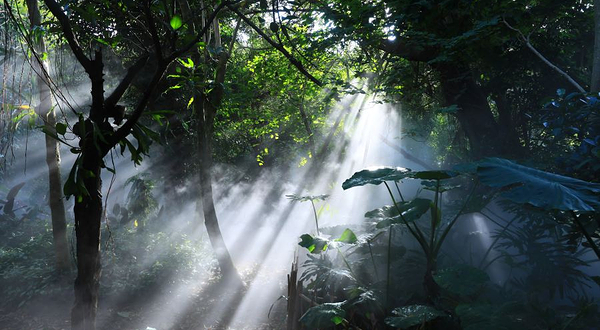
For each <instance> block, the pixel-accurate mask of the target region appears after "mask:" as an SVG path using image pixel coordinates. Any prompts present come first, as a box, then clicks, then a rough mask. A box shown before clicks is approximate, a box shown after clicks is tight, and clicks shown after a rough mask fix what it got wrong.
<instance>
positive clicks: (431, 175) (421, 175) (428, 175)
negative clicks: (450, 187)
mask: <svg viewBox="0 0 600 330" xmlns="http://www.w3.org/2000/svg"><path fill="white" fill-rule="evenodd" d="M457 175H458V173H457V172H454V171H447V170H439V171H419V172H413V173H412V174H411V176H410V177H411V178H415V179H423V180H444V179H450V178H453V177H455V176H457Z"/></svg>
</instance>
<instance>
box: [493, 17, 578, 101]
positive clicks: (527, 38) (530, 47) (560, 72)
mask: <svg viewBox="0 0 600 330" xmlns="http://www.w3.org/2000/svg"><path fill="white" fill-rule="evenodd" d="M502 23H504V25H506V26H507V27H508V28H509V29H511V30H513V31H515V32H517V33H518V34H519V37H521V40H522V41H523V43H524V44H525V46H527V48H529V50H531V51H532V52H533V53H534V54H535V55H536V56H537V57H538V58H539V59H541V60H542V61H543V62H544V63H546V65H548V66H549V67H550V68H552V69H553V70H554V71H556V72H558V73H559V74H560V75H561V76H563V77H564V78H565V79H567V80H568V81H569V82H570V83H571V85H573V86H574V87H575V88H576V89H577V90H578V91H579V92H580V93H583V94H585V93H586V92H587V91H586V90H585V89H584V88H583V87H581V85H579V84H578V83H577V82H576V81H575V79H573V78H572V77H571V76H570V75H569V74H568V73H566V72H564V71H563V70H561V68H559V67H557V66H556V65H554V64H553V63H552V62H550V61H549V60H548V59H547V58H546V57H544V55H542V54H541V53H540V52H539V51H538V50H537V49H536V48H535V47H533V45H532V44H531V41H530V39H529V35H528V36H525V35H524V34H523V32H521V31H520V30H519V29H517V28H514V27H513V26H511V25H510V24H508V22H507V21H506V20H505V19H502Z"/></svg>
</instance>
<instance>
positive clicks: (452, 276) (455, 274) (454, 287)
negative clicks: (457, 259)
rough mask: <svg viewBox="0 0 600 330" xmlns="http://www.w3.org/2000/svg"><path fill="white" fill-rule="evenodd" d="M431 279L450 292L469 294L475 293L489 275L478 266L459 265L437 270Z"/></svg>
mask: <svg viewBox="0 0 600 330" xmlns="http://www.w3.org/2000/svg"><path fill="white" fill-rule="evenodd" d="M433 279H434V280H435V282H436V283H437V284H438V285H439V286H440V287H442V288H443V289H446V290H448V291H449V292H450V293H452V294H455V295H460V296H470V295H473V294H475V293H477V292H478V291H479V290H480V289H481V287H482V286H483V285H484V284H485V283H487V282H488V281H489V280H490V277H489V276H488V274H487V273H486V272H484V271H482V270H480V269H478V268H475V267H471V266H467V265H459V266H454V267H450V268H444V269H440V270H438V271H437V273H436V274H435V275H433Z"/></svg>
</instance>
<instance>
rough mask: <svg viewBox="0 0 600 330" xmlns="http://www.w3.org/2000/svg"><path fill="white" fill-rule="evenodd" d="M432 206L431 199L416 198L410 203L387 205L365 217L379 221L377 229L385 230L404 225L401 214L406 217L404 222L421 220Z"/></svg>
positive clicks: (368, 213) (366, 214)
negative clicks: (398, 224) (393, 225)
mask: <svg viewBox="0 0 600 330" xmlns="http://www.w3.org/2000/svg"><path fill="white" fill-rule="evenodd" d="M431 205H432V202H431V200H430V199H426V198H415V199H413V200H411V201H409V202H399V203H396V206H393V205H386V206H384V207H380V208H378V209H374V210H371V211H369V212H367V213H365V217H366V218H371V219H374V220H379V222H378V223H377V228H385V227H389V226H390V225H392V224H397V223H403V222H402V218H401V217H400V213H399V212H402V217H404V220H406V221H407V222H413V221H415V220H417V219H419V218H421V216H423V214H425V213H427V211H429V209H430V208H431Z"/></svg>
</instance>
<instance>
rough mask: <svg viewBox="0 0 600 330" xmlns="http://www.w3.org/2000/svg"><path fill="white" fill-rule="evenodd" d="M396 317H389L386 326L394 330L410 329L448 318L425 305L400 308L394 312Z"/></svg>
mask: <svg viewBox="0 0 600 330" xmlns="http://www.w3.org/2000/svg"><path fill="white" fill-rule="evenodd" d="M392 314H394V315H396V316H392V317H387V318H386V319H385V324H387V325H389V326H391V327H394V328H402V329H404V328H410V327H413V326H415V325H419V324H422V323H425V322H429V321H433V320H435V319H437V318H438V317H443V316H446V314H445V313H444V312H442V311H439V310H437V309H435V308H433V307H431V306H425V305H410V306H405V307H398V308H395V309H394V310H393V311H392Z"/></svg>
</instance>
